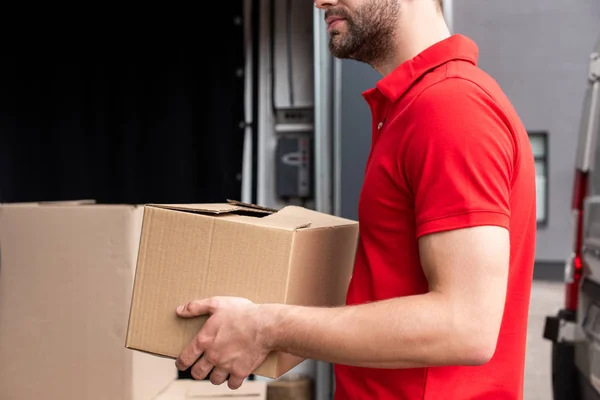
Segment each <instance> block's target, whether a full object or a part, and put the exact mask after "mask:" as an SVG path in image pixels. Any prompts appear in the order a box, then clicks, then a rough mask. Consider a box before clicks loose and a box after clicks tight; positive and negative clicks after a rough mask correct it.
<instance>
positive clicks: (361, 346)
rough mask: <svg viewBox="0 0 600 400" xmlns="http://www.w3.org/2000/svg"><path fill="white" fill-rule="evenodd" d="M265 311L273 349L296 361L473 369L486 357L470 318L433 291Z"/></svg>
mask: <svg viewBox="0 0 600 400" xmlns="http://www.w3.org/2000/svg"><path fill="white" fill-rule="evenodd" d="M266 307H267V310H266V311H267V312H269V313H271V314H272V315H273V317H272V319H271V321H272V323H271V324H269V327H268V328H267V330H268V332H267V336H268V337H270V338H271V339H272V346H273V348H274V349H275V350H279V351H283V352H287V353H291V354H294V355H297V356H301V357H306V358H310V359H316V360H322V361H328V362H332V363H336V364H345V365H355V366H363V367H371V368H414V367H421V366H435V365H458V364H463V365H474V364H481V363H484V362H486V361H487V359H489V357H491V354H489V351H488V348H489V346H487V344H486V343H485V339H486V338H484V337H482V338H479V337H477V335H473V332H472V329H471V332H469V331H468V330H469V326H472V324H471V325H468V324H466V325H465V324H462V321H464V320H465V317H467V318H468V317H471V318H472V317H473V316H464V315H461V312H460V311H457V307H456V305H452V304H451V303H449V302H448V301H446V299H445V298H443V297H442V296H441V295H439V294H438V293H433V292H432V293H428V294H425V295H418V296H411V297H403V298H398V299H392V300H387V301H382V302H377V303H368V304H363V305H358V306H348V307H340V308H309V307H295V306H279V305H267V306H266ZM461 324H462V326H461ZM487 342H489V340H488V341H487Z"/></svg>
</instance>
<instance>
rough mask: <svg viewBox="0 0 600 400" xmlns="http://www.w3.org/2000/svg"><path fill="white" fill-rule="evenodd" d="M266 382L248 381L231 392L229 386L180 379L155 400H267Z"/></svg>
mask: <svg viewBox="0 0 600 400" xmlns="http://www.w3.org/2000/svg"><path fill="white" fill-rule="evenodd" d="M266 385H267V384H266V382H258V381H246V382H244V384H243V385H242V387H240V388H239V389H237V390H231V389H229V388H228V387H227V384H223V385H220V386H215V385H213V384H212V383H210V382H209V381H192V380H188V379H180V380H176V381H174V382H172V383H171V384H170V385H169V386H167V387H166V388H165V389H164V390H163V391H162V392H161V393H160V394H159V395H158V396H156V397H155V398H154V400H193V399H203V400H225V399H235V400H266V399H267V386H266Z"/></svg>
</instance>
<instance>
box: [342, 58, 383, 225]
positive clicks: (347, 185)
mask: <svg viewBox="0 0 600 400" xmlns="http://www.w3.org/2000/svg"><path fill="white" fill-rule="evenodd" d="M341 70H342V82H341V87H342V110H341V114H342V129H341V131H342V133H341V136H342V143H341V153H342V165H341V180H342V185H341V191H342V196H341V197H342V207H341V209H342V216H343V217H346V218H352V219H357V218H358V212H357V211H358V197H359V195H360V189H361V186H362V182H363V175H364V172H365V165H366V163H367V158H368V157H369V150H370V147H371V110H370V109H369V106H368V105H367V102H366V101H365V99H364V98H363V97H362V92H364V91H365V90H367V89H369V88H371V87H373V86H374V85H375V83H377V81H378V80H379V79H381V75H380V74H379V73H378V72H377V71H375V70H373V69H372V68H371V67H369V66H367V65H365V64H361V63H358V62H356V61H348V60H344V61H342V68H341Z"/></svg>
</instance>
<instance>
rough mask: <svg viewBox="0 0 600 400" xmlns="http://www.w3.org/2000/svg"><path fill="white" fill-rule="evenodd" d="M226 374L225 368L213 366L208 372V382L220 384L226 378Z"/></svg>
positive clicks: (227, 374)
mask: <svg viewBox="0 0 600 400" xmlns="http://www.w3.org/2000/svg"><path fill="white" fill-rule="evenodd" d="M228 376H229V373H228V372H227V371H226V370H224V369H221V368H215V369H213V370H212V372H211V373H210V382H211V383H212V384H213V385H221V384H223V383H224V382H225V381H226V380H227V377H228Z"/></svg>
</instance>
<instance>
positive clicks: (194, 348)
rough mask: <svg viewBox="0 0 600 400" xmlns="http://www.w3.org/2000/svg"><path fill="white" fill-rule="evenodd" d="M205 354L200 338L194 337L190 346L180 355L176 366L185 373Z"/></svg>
mask: <svg viewBox="0 0 600 400" xmlns="http://www.w3.org/2000/svg"><path fill="white" fill-rule="evenodd" d="M203 352H204V346H202V343H201V341H200V338H199V336H196V337H194V339H192V341H191V342H190V344H188V345H187V347H186V348H185V349H184V350H183V351H182V352H181V354H179V357H178V358H177V360H176V361H175V366H176V367H177V369H178V370H180V371H185V370H187V369H188V368H189V367H191V366H192V365H194V363H195V362H196V360H197V359H198V357H200V356H201V355H202V353H203Z"/></svg>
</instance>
